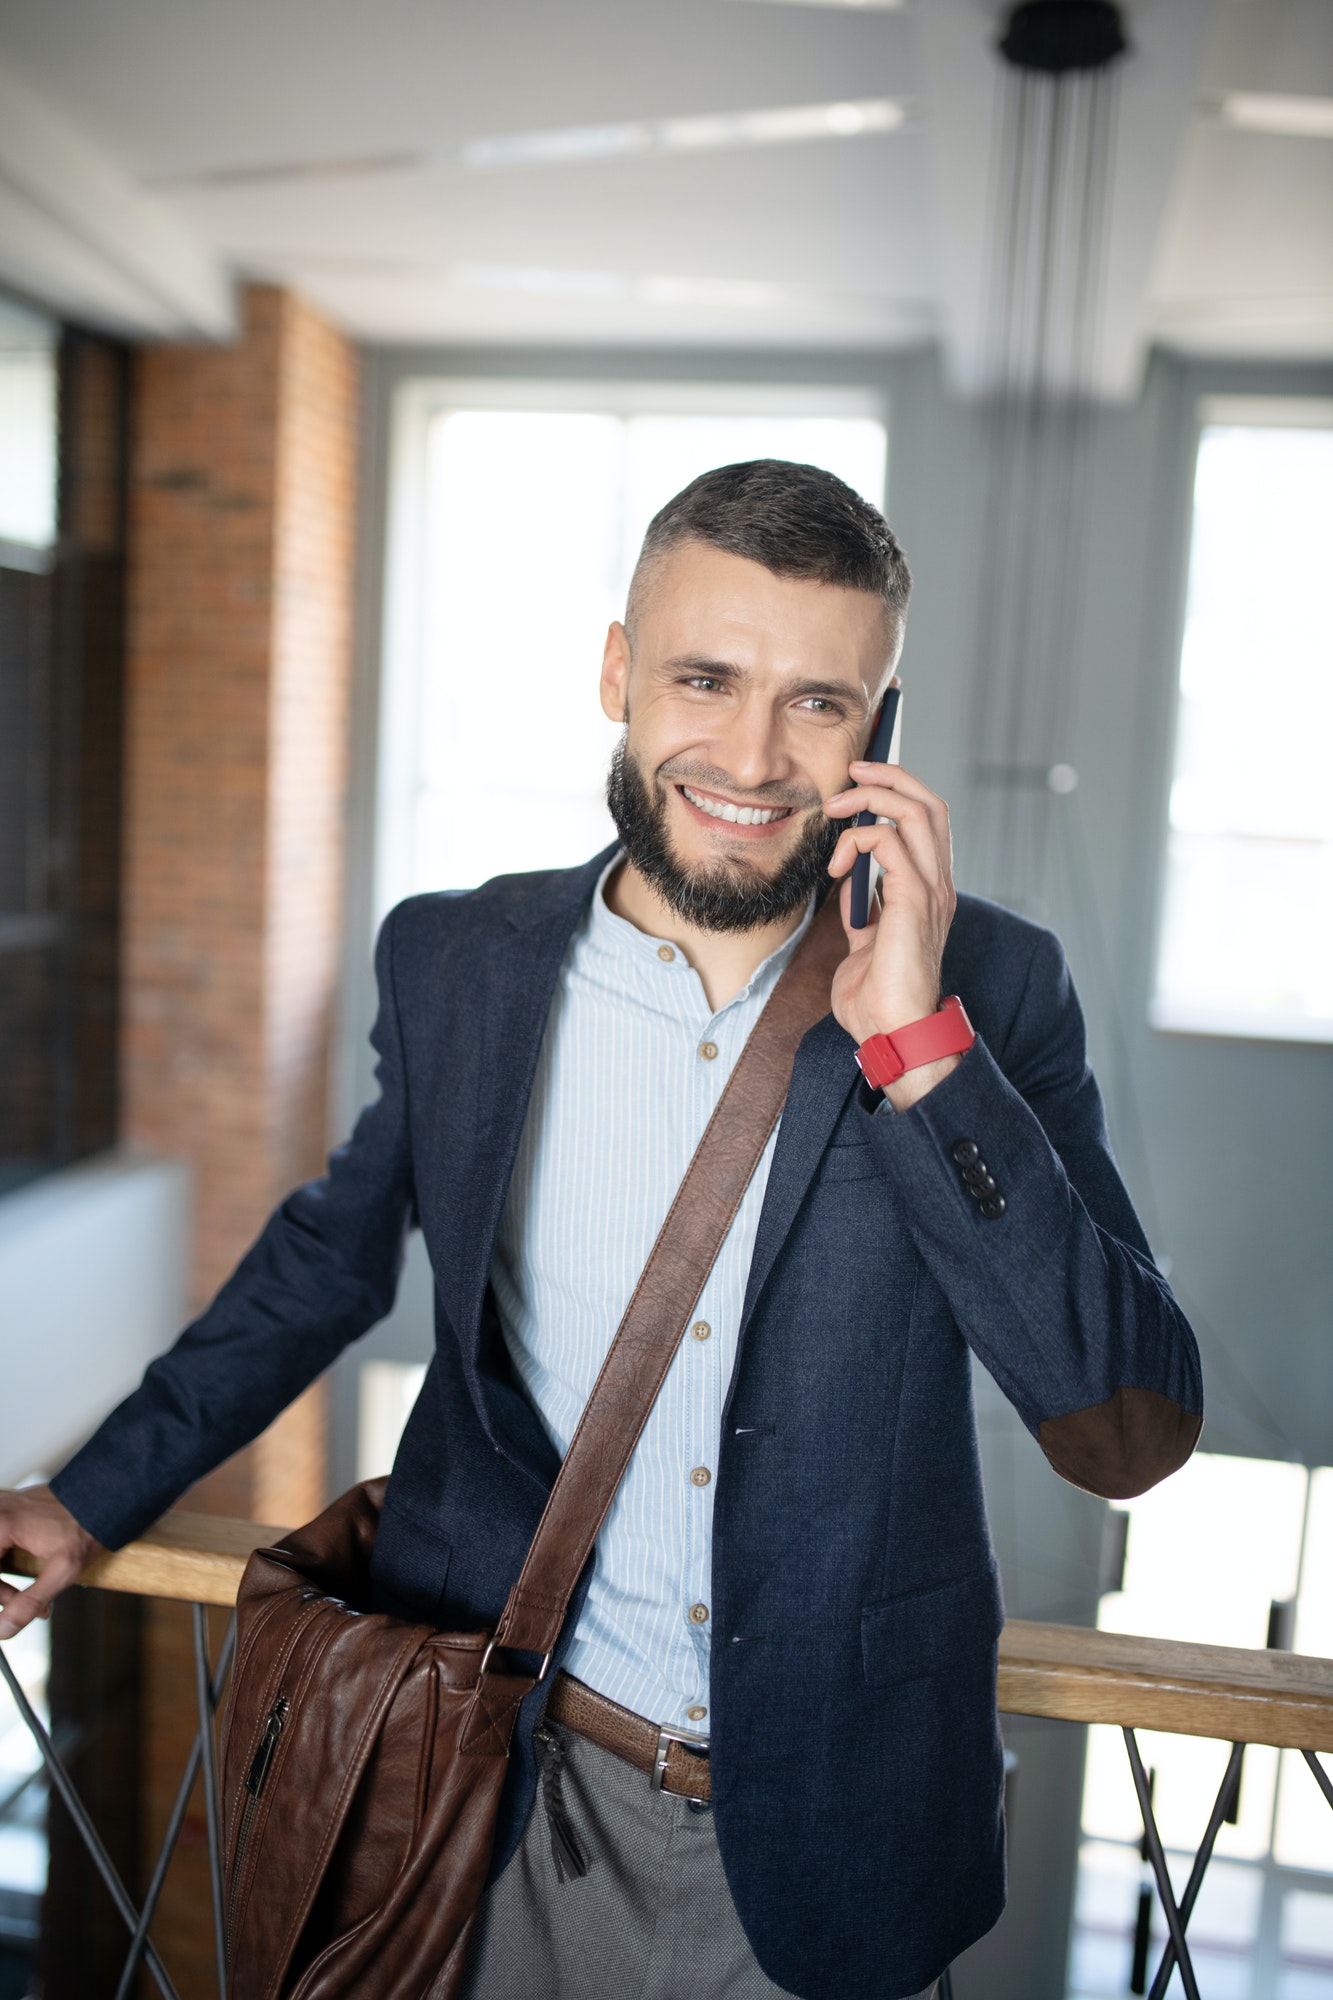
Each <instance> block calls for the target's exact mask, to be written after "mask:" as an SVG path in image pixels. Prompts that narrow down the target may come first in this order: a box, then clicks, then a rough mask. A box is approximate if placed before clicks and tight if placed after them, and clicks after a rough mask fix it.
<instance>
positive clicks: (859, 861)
mask: <svg viewBox="0 0 1333 2000" xmlns="http://www.w3.org/2000/svg"><path fill="white" fill-rule="evenodd" d="M902 706H903V691H902V689H901V688H900V687H891V688H888V689H886V691H885V695H884V699H883V701H882V702H881V703H880V706H879V715H878V717H877V718H876V721H875V733H874V735H873V736H872V737H871V739H870V748H869V749H868V750H867V751H866V758H867V760H868V761H869V762H870V763H872V764H896V763H897V762H898V761H899V758H898V736H899V724H900V722H901V720H902ZM874 824H875V815H874V813H872V812H863V813H858V814H857V815H856V818H855V820H854V821H853V825H855V826H873V825H874ZM870 866H871V863H870V856H869V855H868V854H858V855H857V857H856V859H855V861H854V862H853V863H852V911H851V924H852V929H853V930H854V931H863V930H864V929H865V927H866V925H867V924H868V923H869V922H870Z"/></svg>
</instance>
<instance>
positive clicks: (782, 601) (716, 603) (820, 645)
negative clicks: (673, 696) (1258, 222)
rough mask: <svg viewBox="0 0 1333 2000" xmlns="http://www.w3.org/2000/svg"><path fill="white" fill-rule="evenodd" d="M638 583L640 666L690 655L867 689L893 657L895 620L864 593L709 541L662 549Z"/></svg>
mask: <svg viewBox="0 0 1333 2000" xmlns="http://www.w3.org/2000/svg"><path fill="white" fill-rule="evenodd" d="M640 581H641V585H642V588H641V590H639V591H636V605H635V630H634V650H635V653H636V655H638V656H640V657H641V658H642V659H643V660H644V661H645V662H647V663H652V662H655V661H661V660H664V659H668V658H672V657H675V656H677V655H681V654H688V655H691V656H695V657H699V658H709V659H714V660H718V661H730V662H731V663H732V664H733V665H735V666H738V667H742V668H745V669H746V670H747V671H749V672H752V673H755V674H765V673H773V674H787V673H790V672H793V671H799V672H801V673H806V674H808V673H811V672H820V673H826V674H835V673H836V674H839V675H840V676H841V677H842V678H844V679H845V678H848V677H849V676H850V677H851V678H854V679H857V680H860V681H861V682H862V683H863V684H865V685H866V686H873V685H874V684H875V683H876V682H877V681H878V680H879V678H880V676H881V675H882V673H883V671H884V668H885V667H886V666H887V664H888V662H889V660H890V658H891V657H892V655H893V654H894V652H895V650H896V645H897V626H896V621H895V619H894V618H893V615H892V613H891V612H890V611H889V610H888V609H887V607H886V606H885V605H884V603H883V601H882V600H881V599H880V598H879V597H877V596H875V595H874V594H873V593H872V592H870V591H866V590H849V589H848V588H847V587H846V586H845V585H842V584H836V583H819V582H817V581H815V580H814V579H812V578H809V577H793V576H775V575H774V574H773V572H772V570H768V569H765V568H764V566H763V564H762V563H756V562H751V561H749V560H748V559H747V558H746V557H745V556H736V555H730V554H729V553H728V552H727V551H726V550H725V549H715V548H712V547H711V546H709V545H708V544H707V543H702V542H686V543H682V544H680V545H678V546H677V547H676V548H673V549H668V550H666V551H665V552H664V553H663V554H662V555H660V556H658V557H657V558H656V560H655V561H654V562H653V564H652V566H651V569H650V570H649V572H648V574H647V575H646V576H644V577H643V578H641V579H640Z"/></svg>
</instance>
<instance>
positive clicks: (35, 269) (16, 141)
mask: <svg viewBox="0 0 1333 2000" xmlns="http://www.w3.org/2000/svg"><path fill="white" fill-rule="evenodd" d="M0 278H3V279H4V280H6V281H7V282H8V283H9V284H10V285H12V286H14V287H16V288H17V289H18V290H20V291H22V292H26V293H27V294H28V295H29V296H30V297H32V298H34V299H36V300H39V301H40V302H41V303H43V304H45V305H47V306H49V307H50V308H51V309H52V310H53V311H56V312H59V313H62V314H64V315H66V316H67V317H71V318H76V319H79V320H83V321H85V322H89V323H91V324H93V325H95V326H102V327H105V328H106V329H107V330H109V331H113V332H117V333H121V334H125V335H128V336H130V337H140V338H141V337H145V336H146V337H149V338H152V337H157V338H181V337H185V338H190V337H195V338H204V339H216V340H221V339H226V338H227V337H229V336H230V334H231V333H232V332H233V331H234V329H235V316H234V304H233V288H232V284H231V280H230V278H229V276H228V273H227V271H226V268H225V266H224V264H223V262H222V260H221V259H220V258H219V257H218V256H217V254H216V253H215V252H214V251H213V250H212V249H211V248H210V247H209V246H208V245H207V244H206V243H205V242H204V241H203V240H202V238H200V237H199V236H198V235H197V234H196V233H195V232H194V231H193V230H192V229H190V228H189V227H188V225H186V224H185V223H183V222H182V221H181V220H180V219H179V217H178V216H176V215H175V214H174V213H173V212H172V211H171V209H170V208H169V207H168V206H167V204H166V203H165V202H163V201H162V200H160V199H159V198H158V197H157V196H155V195H151V194H146V193H145V192H144V191H143V190H142V189H141V188H138V187H136V186H135V184H134V182H133V181H132V180H131V179H130V178H129V176H128V175H127V174H126V173H125V172H124V170H123V169H122V168H121V167H120V166H118V165H117V164H116V162H115V161H114V160H113V159H111V158H110V157H109V156H108V155H107V154H105V153H103V152H102V151H101V150H100V149H99V148H98V147H97V146H96V145H95V144H93V143H92V142H90V141H89V140H88V139H87V138H85V137H84V135H83V134H82V133H81V132H80V131H78V130H77V129H76V128H75V127H74V126H73V125H72V124H71V123H70V122H69V121H68V119H66V118H65V117H64V116H63V115H62V114H61V113H59V112H58V111H56V110H55V109H53V108H52V106H51V105H49V104H48V103H46V101H45V100H44V99H43V98H41V97H40V96H39V95H38V93H37V92H36V91H34V90H33V89H32V87H31V85H29V84H28V83H27V82H25V81H23V80H22V79H20V78H19V77H18V76H16V75H15V73H14V72H13V70H9V69H0Z"/></svg>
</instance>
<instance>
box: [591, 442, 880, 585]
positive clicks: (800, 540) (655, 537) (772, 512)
mask: <svg viewBox="0 0 1333 2000" xmlns="http://www.w3.org/2000/svg"><path fill="white" fill-rule="evenodd" d="M683 542H706V543H708V545H709V546H710V547H711V548H715V549H725V550H726V551H727V553H728V554H729V555H733V556H745V557H746V558H747V559H748V560H749V561H750V562H757V563H762V564H763V566H764V568H765V569H767V570H771V571H772V572H773V574H774V575H775V576H797V577H808V578H810V579H811V580H812V581H814V582H816V583H835V584H842V585H843V586H844V587H845V588H846V589H849V590H865V591H869V592H871V593H872V594H873V595H874V596H876V597H879V598H881V599H882V600H883V602H884V606H885V608H886V610H888V611H889V612H890V613H891V614H892V615H893V617H894V618H895V619H898V620H901V619H902V618H903V616H904V615H905V613H906V611H907V600H908V598H909V597H910V596H911V594H912V572H911V571H910V570H909V569H908V567H907V558H906V557H905V556H904V554H903V552H902V550H901V548H900V547H899V546H898V541H897V538H896V536H895V535H894V532H893V530H892V528H890V526H889V524H888V522H887V521H886V520H885V519H884V516H883V515H882V514H881V513H880V511H879V509H878V507H872V506H871V504H870V502H869V501H868V500H863V499H862V498H861V495H860V494H859V493H857V492H855V491H854V490H853V488H852V487H850V486H848V485H847V483H846V482H845V481H844V480H841V479H838V478H836V477H835V476H834V474H833V473H831V472H825V471H824V470H823V469H822V467H820V466H817V465H797V464H795V463H794V462H793V461H792V460H790V459H786V458H751V459H746V460H744V461H743V462H742V463H741V464H739V465H721V466H718V467H717V468H716V470H715V471H713V472H701V473H700V475H699V477H698V478H697V479H692V480H691V481H690V484H689V485H688V486H686V487H684V488H683V489H682V491H681V492H679V493H678V494H677V495H676V497H675V499H674V500H668V501H667V503H666V506H665V507H663V508H662V509H661V510H660V511H659V512H658V513H656V514H654V516H653V518H652V520H651V521H650V522H649V523H648V532H647V534H646V535H645V536H644V538H643V547H642V549H641V550H640V552H639V560H638V562H637V564H636V565H635V569H634V577H633V581H632V582H631V584H630V590H629V610H628V611H627V613H626V617H627V620H630V619H632V617H633V613H634V608H635V602H636V599H637V598H638V597H639V596H640V595H641V590H642V581H641V580H642V578H643V577H644V574H645V572H646V571H647V570H649V569H650V568H651V567H652V565H653V564H654V563H655V562H656V560H657V558H658V557H659V556H662V555H665V554H666V552H667V551H668V550H669V549H674V548H677V547H678V546H679V545H680V544H681V543H683Z"/></svg>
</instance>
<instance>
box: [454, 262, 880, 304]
mask: <svg viewBox="0 0 1333 2000" xmlns="http://www.w3.org/2000/svg"><path fill="white" fill-rule="evenodd" d="M452 276H453V282H454V284H455V285H457V286H458V287H460V289H462V290H463V291H469V292H510V293H518V294H526V295H527V296H528V297H535V298H548V299H550V298H566V299H613V298H619V299H625V300H627V301H630V302H637V303H639V304H642V305H650V306H680V307H690V306H694V307H704V308H711V309H713V310H714V311H735V312H758V313H765V312H783V311H786V312H798V313H800V312H805V313H809V312H816V313H818V312H827V311H829V310H834V309H836V310H843V311H845V310H846V309H847V308H848V307H849V305H859V306H861V307H863V308H864V307H866V306H873V305H878V306H884V305H886V304H888V301H887V300H886V299H883V298H881V297H880V296H879V295H878V294H868V293H862V292H848V291H833V290H828V289H825V288H823V287H821V286H817V285H801V284H783V283H780V282H773V281H770V280H767V279H762V278H715V277H656V276H654V277H643V278H632V277H628V276H626V275H624V274H623V273H621V272H617V271H577V270H556V269H552V268H550V267H549V266H546V265H536V264H458V265H456V266H455V267H454V270H453V273H452ZM895 305H896V309H897V310H899V311H900V312H901V311H908V312H911V313H913V314H916V313H917V312H918V308H917V307H916V306H915V305H911V304H909V305H904V304H903V302H895Z"/></svg>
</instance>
